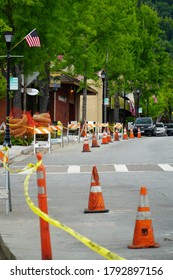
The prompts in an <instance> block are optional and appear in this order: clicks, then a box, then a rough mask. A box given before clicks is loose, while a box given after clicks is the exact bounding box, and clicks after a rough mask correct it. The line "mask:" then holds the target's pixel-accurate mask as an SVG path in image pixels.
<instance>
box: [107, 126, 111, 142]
mask: <svg viewBox="0 0 173 280" xmlns="http://www.w3.org/2000/svg"><path fill="white" fill-rule="evenodd" d="M107 131H108V132H107V142H108V143H111V142H112V139H111V133H110V129H109V127H108V130H107Z"/></svg>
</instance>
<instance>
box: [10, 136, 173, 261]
mask: <svg viewBox="0 0 173 280" xmlns="http://www.w3.org/2000/svg"><path fill="white" fill-rule="evenodd" d="M90 144H91V141H90ZM82 146H83V143H77V144H73V143H72V144H69V145H67V146H65V147H64V148H61V147H58V148H57V149H55V147H54V151H53V152H52V153H51V154H49V153H46V154H44V155H43V164H44V165H45V167H46V171H47V172H46V181H47V193H48V205H49V214H50V216H51V217H54V218H55V219H57V220H59V221H61V222H62V223H63V224H65V225H68V226H69V227H71V228H72V229H74V230H76V231H77V232H79V233H80V234H82V235H84V236H86V237H87V238H89V239H91V240H93V241H95V242H96V243H98V244H100V245H102V246H104V247H106V248H108V249H109V250H111V251H113V252H115V253H116V254H118V255H120V256H122V257H123V258H126V259H149V260H150V259H158V260H162V259H163V260H165V259H168V260H172V258H173V247H172V244H173V243H172V242H173V221H172V211H173V192H172V186H173V138H172V137H143V138H141V139H134V140H133V139H130V140H123V141H119V142H113V143H110V144H108V145H100V147H99V148H93V149H92V148H91V152H89V153H83V152H82ZM36 161H37V159H36V156H35V155H32V156H29V157H27V156H26V158H25V157H22V161H19V160H17V161H16V162H14V165H13V167H15V168H16V167H17V168H23V167H24V166H25V165H26V164H28V162H33V163H35V162H36ZM94 165H95V166H96V167H97V168H98V172H99V179H100V184H101V188H102V193H103V197H104V201H105V206H106V208H108V209H109V213H99V214H84V209H85V208H87V206H88V198H89V190H90V180H91V171H92V167H93V166H94ZM25 176H26V175H20V177H19V176H18V175H15V174H14V175H12V203H13V212H15V213H16V214H17V215H18V220H20V216H21V215H22V214H21V212H20V211H25V215H26V217H27V218H28V216H30V215H31V214H30V209H28V208H27V206H26V208H22V210H21V208H20V205H22V201H23V200H24V197H23V192H22V188H23V181H24V178H25ZM35 179H36V178H35V175H33V177H32V178H31V180H30V182H29V192H30V194H31V197H32V199H33V200H34V201H35V202H37V197H36V196H37V187H36V184H35ZM141 186H146V188H147V190H148V199H149V205H150V210H151V218H152V223H153V233H154V238H155V241H156V242H158V243H159V244H160V248H150V249H138V250H134V249H128V247H127V246H128V245H129V244H132V240H133V234H134V226H135V221H136V212H137V207H138V206H139V192H140V188H141ZM36 220H37V218H35V217H34V215H33V214H32V215H31V218H30V221H29V224H28V226H27V231H30V230H31V236H32V235H33V232H35V233H36V234H37V235H38V231H39V229H38V224H37V223H35V221H36ZM33 228H34V231H33ZM51 237H52V243H53V256H54V259H60V260H63V259H64V260H67V259H74V260H75V259H84V260H85V259H87V260H88V259H90V260H91V259H93V260H94V259H98V260H99V259H103V258H102V257H101V256H100V255H98V254H96V253H95V252H93V251H91V250H89V249H88V248H86V247H85V246H83V244H81V243H80V242H79V241H77V240H76V239H75V238H73V237H71V236H70V235H68V234H67V233H65V232H63V231H61V230H59V229H57V228H55V227H51ZM38 246H39V245H38ZM36 257H37V256H36Z"/></svg>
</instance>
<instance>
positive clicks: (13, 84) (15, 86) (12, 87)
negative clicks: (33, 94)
mask: <svg viewBox="0 0 173 280" xmlns="http://www.w3.org/2000/svg"><path fill="white" fill-rule="evenodd" d="M10 90H18V78H14V77H10Z"/></svg>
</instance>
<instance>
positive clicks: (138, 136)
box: [137, 127, 142, 138]
mask: <svg viewBox="0 0 173 280" xmlns="http://www.w3.org/2000/svg"><path fill="white" fill-rule="evenodd" d="M141 137H142V136H141V130H140V127H138V135H137V138H141Z"/></svg>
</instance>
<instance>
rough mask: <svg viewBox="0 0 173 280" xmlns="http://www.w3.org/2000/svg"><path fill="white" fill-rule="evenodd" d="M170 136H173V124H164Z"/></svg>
mask: <svg viewBox="0 0 173 280" xmlns="http://www.w3.org/2000/svg"><path fill="white" fill-rule="evenodd" d="M164 126H165V128H166V133H167V135H168V136H173V123H164Z"/></svg>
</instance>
